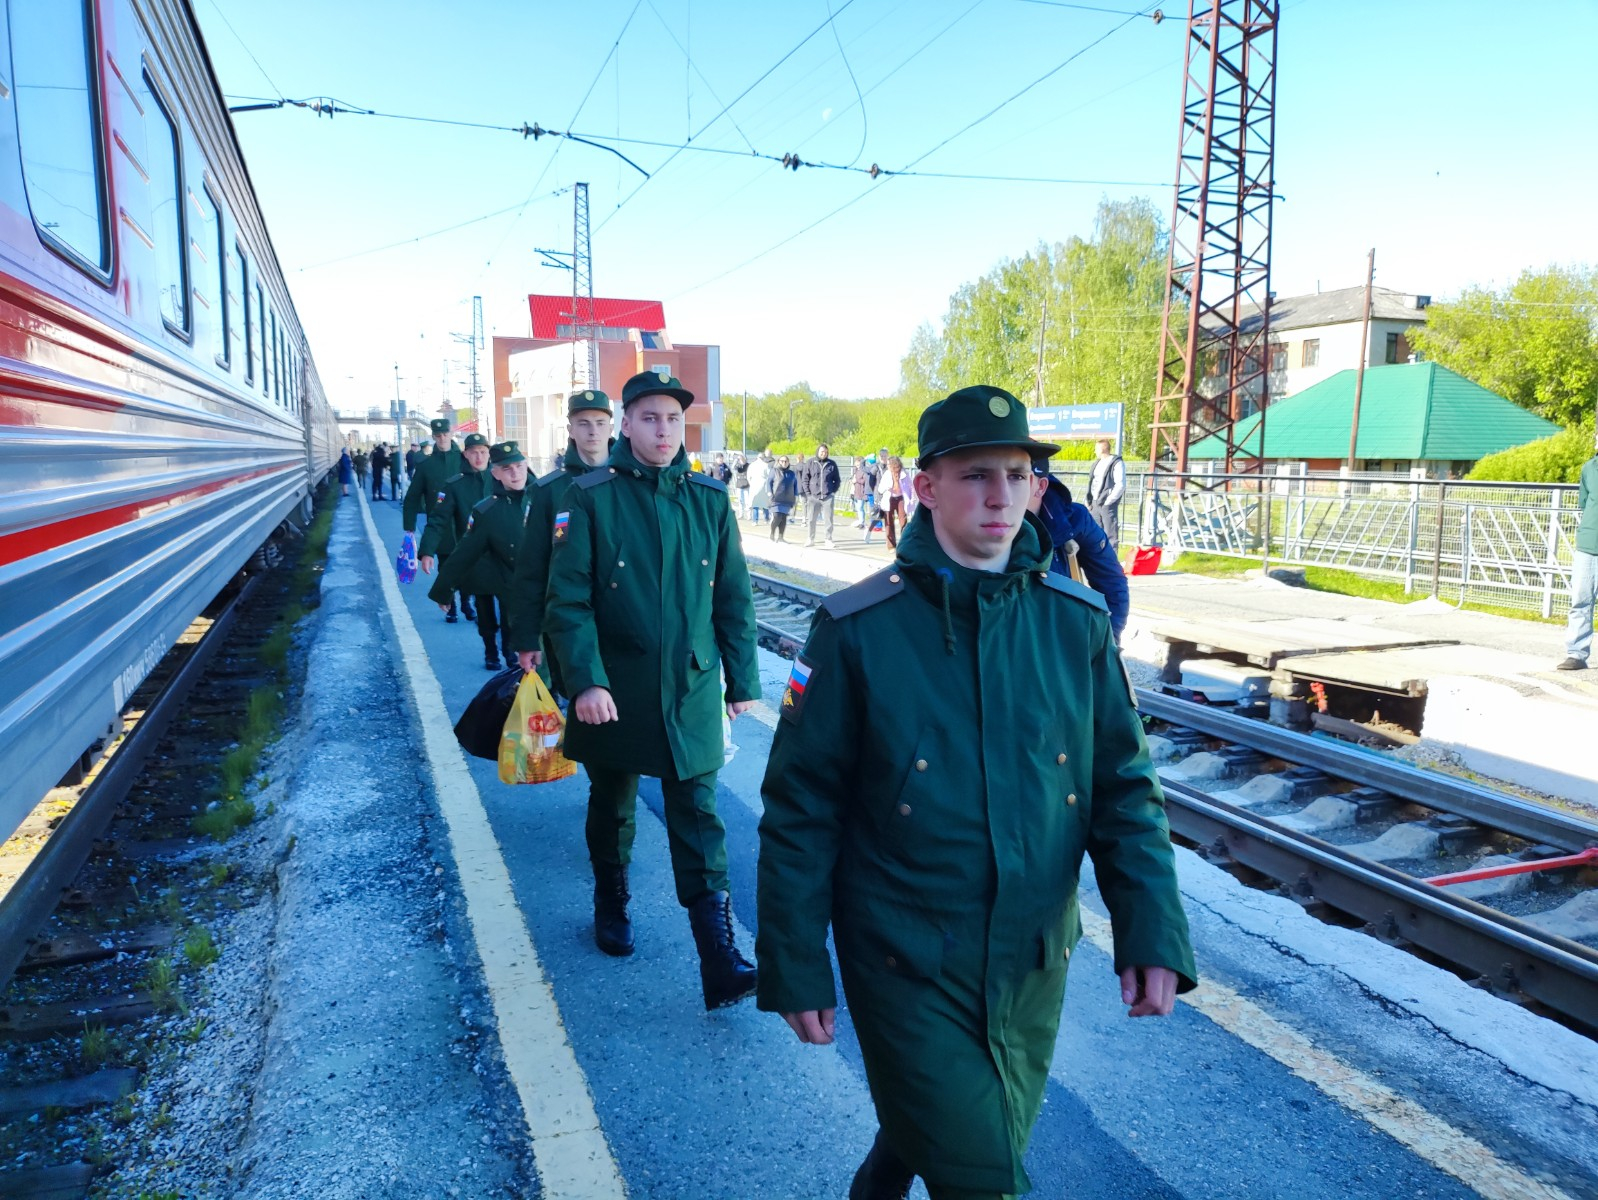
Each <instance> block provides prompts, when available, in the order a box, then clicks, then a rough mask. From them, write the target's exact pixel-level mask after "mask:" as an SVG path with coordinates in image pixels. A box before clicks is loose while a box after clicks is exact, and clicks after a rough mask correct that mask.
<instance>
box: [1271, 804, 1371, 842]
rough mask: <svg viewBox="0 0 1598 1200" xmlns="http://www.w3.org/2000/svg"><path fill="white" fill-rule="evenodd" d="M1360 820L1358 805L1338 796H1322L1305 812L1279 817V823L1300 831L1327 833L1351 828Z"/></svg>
mask: <svg viewBox="0 0 1598 1200" xmlns="http://www.w3.org/2000/svg"><path fill="white" fill-rule="evenodd" d="M1358 820H1359V807H1358V806H1357V805H1354V804H1350V803H1349V802H1348V801H1347V800H1340V799H1338V797H1336V796H1322V797H1321V798H1320V799H1319V800H1317V801H1315V803H1314V804H1311V805H1310V806H1309V807H1308V808H1306V809H1305V810H1304V811H1303V812H1299V813H1293V814H1292V815H1291V816H1286V817H1280V818H1278V819H1277V824H1278V825H1284V826H1286V827H1287V828H1288V829H1296V830H1298V832H1299V833H1326V832H1327V831H1329V830H1332V829H1348V828H1351V827H1352V826H1353V825H1354V824H1355V822H1357V821H1358Z"/></svg>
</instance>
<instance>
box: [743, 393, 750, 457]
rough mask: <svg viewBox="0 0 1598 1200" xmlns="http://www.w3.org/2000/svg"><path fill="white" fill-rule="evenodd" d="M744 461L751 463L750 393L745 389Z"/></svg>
mask: <svg viewBox="0 0 1598 1200" xmlns="http://www.w3.org/2000/svg"><path fill="white" fill-rule="evenodd" d="M744 461H745V462H748V461H749V391H748V389H747V388H746V389H744Z"/></svg>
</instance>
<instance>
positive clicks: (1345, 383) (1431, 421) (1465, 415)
mask: <svg viewBox="0 0 1598 1200" xmlns="http://www.w3.org/2000/svg"><path fill="white" fill-rule="evenodd" d="M1354 375H1355V372H1354V371H1353V370H1347V371H1339V372H1338V373H1337V374H1335V375H1333V376H1331V377H1330V378H1329V379H1323V380H1321V381H1320V382H1319V383H1317V384H1315V385H1314V386H1312V387H1307V388H1305V389H1304V390H1303V391H1302V392H1300V393H1299V394H1298V395H1296V396H1289V397H1288V398H1287V399H1286V400H1278V401H1277V402H1276V403H1275V404H1272V405H1271V406H1270V408H1269V409H1268V410H1267V415H1266V421H1265V448H1264V457H1266V458H1270V459H1310V458H1347V457H1348V433H1349V429H1350V427H1351V426H1352V424H1353V419H1354V418H1353V414H1354ZM1258 422H1259V416H1258V414H1256V415H1254V416H1251V417H1248V418H1246V419H1245V420H1244V421H1243V422H1242V423H1241V425H1240V426H1239V428H1238V432H1237V443H1238V444H1239V445H1250V446H1252V444H1253V431H1254V427H1255V425H1256V424H1258ZM1558 432H1559V426H1557V425H1555V424H1553V423H1552V422H1550V421H1545V420H1543V419H1542V418H1541V417H1539V416H1537V415H1535V414H1534V413H1530V412H1527V411H1526V410H1525V409H1524V408H1521V407H1520V406H1519V405H1518V404H1515V403H1513V402H1511V401H1509V400H1505V399H1504V398H1503V397H1502V396H1500V395H1498V394H1496V393H1495V392H1489V391H1488V390H1487V389H1486V388H1484V387H1481V386H1479V385H1478V384H1474V383H1472V382H1471V381H1470V380H1468V379H1466V378H1465V377H1464V376H1463V375H1460V374H1457V373H1456V372H1454V371H1450V370H1449V369H1448V368H1447V367H1442V366H1438V364H1436V363H1431V362H1424V363H1397V364H1394V365H1391V366H1382V367H1367V368H1366V369H1365V390H1364V395H1363V396H1362V397H1361V398H1360V403H1359V444H1358V445H1357V446H1356V447H1355V449H1354V457H1355V458H1362V459H1431V460H1449V459H1452V460H1463V461H1475V460H1476V459H1478V458H1485V457H1486V456H1487V455H1489V454H1496V453H1497V452H1498V451H1500V450H1507V449H1509V448H1510V447H1511V446H1520V445H1524V444H1525V443H1526V442H1530V441H1535V440H1536V439H1537V438H1543V437H1547V436H1548V435H1549V434H1553V433H1558ZM1225 453H1226V448H1225V444H1224V443H1223V442H1222V441H1221V440H1220V439H1219V438H1217V437H1215V436H1213V435H1212V436H1210V437H1206V438H1201V439H1200V440H1198V441H1196V442H1194V443H1193V445H1192V446H1191V447H1189V448H1188V457H1189V458H1194V459H1216V458H1222V457H1224V456H1225Z"/></svg>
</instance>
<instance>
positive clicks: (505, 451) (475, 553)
mask: <svg viewBox="0 0 1598 1200" xmlns="http://www.w3.org/2000/svg"><path fill="white" fill-rule="evenodd" d="M481 436H482V435H481V434H476V433H474V434H472V435H471V437H468V438H467V445H468V447H471V438H475V437H481ZM472 452H473V450H472V449H471V448H469V449H468V450H467V453H468V454H471V453H472ZM488 461H489V464H490V465H489V468H488V469H489V471H490V472H491V473H492V475H493V484H494V490H493V494H492V495H490V496H488V497H487V498H485V499H482V500H479V501H478V502H477V503H476V504H475V505H473V506H472V510H471V517H470V520H469V521H468V522H467V526H466V531H465V533H464V534H463V535H462V536H461V540H460V543H459V544H458V545H457V546H456V547H455V550H454V553H452V554H451V555H450V556H449V557H448V558H447V559H445V560H443V562H442V565H441V566H440V567H439V568H438V580H437V582H435V583H434V584H433V586H432V588H431V589H430V590H429V591H428V593H427V597H428V599H430V600H432V601H433V602H434V603H436V604H437V605H438V606H439V607H440V608H442V609H445V610H448V608H449V606H450V604H451V603H452V602H453V601H454V596H455V590H456V589H457V588H458V589H461V590H462V591H465V590H466V589H467V588H468V587H469V588H470V589H471V591H473V592H474V593H476V595H477V629H478V632H479V633H481V634H482V636H483V665H484V666H485V667H487V668H489V669H490V670H497V669H498V668H499V653H498V647H497V646H496V644H495V640H494V639H495V635H496V634H498V633H499V632H500V624H499V622H498V621H496V620H495V613H494V608H495V602H496V600H500V599H501V598H503V597H504V596H506V595H508V594H509V593H510V586H511V571H512V570H513V569H514V568H515V565H516V550H517V547H518V546H519V545H520V544H521V540H522V526H523V525H524V524H525V523H526V521H527V509H528V503H527V502H528V494H527V460H526V459H525V458H524V457H523V456H522V451H521V447H520V446H518V445H517V444H516V443H515V442H500V443H498V444H497V445H495V446H493V447H492V448H491V449H490V450H489V460H488ZM427 527H428V528H429V529H431V528H432V527H433V522H432V521H429V522H428V523H427ZM504 607H505V606H504V604H503V602H502V600H501V603H500V604H499V608H500V613H501V616H503V613H504ZM510 653H511V651H510V647H509V646H506V648H505V657H506V658H509V657H510Z"/></svg>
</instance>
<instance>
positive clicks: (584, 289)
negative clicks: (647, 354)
mask: <svg viewBox="0 0 1598 1200" xmlns="http://www.w3.org/2000/svg"><path fill="white" fill-rule="evenodd" d="M572 191H573V200H572V338H573V344H572V387H573V388H574V389H575V388H576V387H578V386H582V387H598V386H599V361H598V360H599V347H598V346H597V345H596V344H595V341H594V339H595V337H596V336H597V330H596V329H595V326H594V258H593V252H592V249H591V248H590V246H589V240H588V185H587V184H586V183H579V184H577V185H575V187H574V188H573V189H572ZM578 341H581V342H583V343H584V347H585V349H586V355H587V358H586V362H587V374H586V375H585V376H584V377H583V378H582V379H581V380H579V378H578V370H577V355H578V353H579V351H578V347H577V344H576V343H577V342H578Z"/></svg>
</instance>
